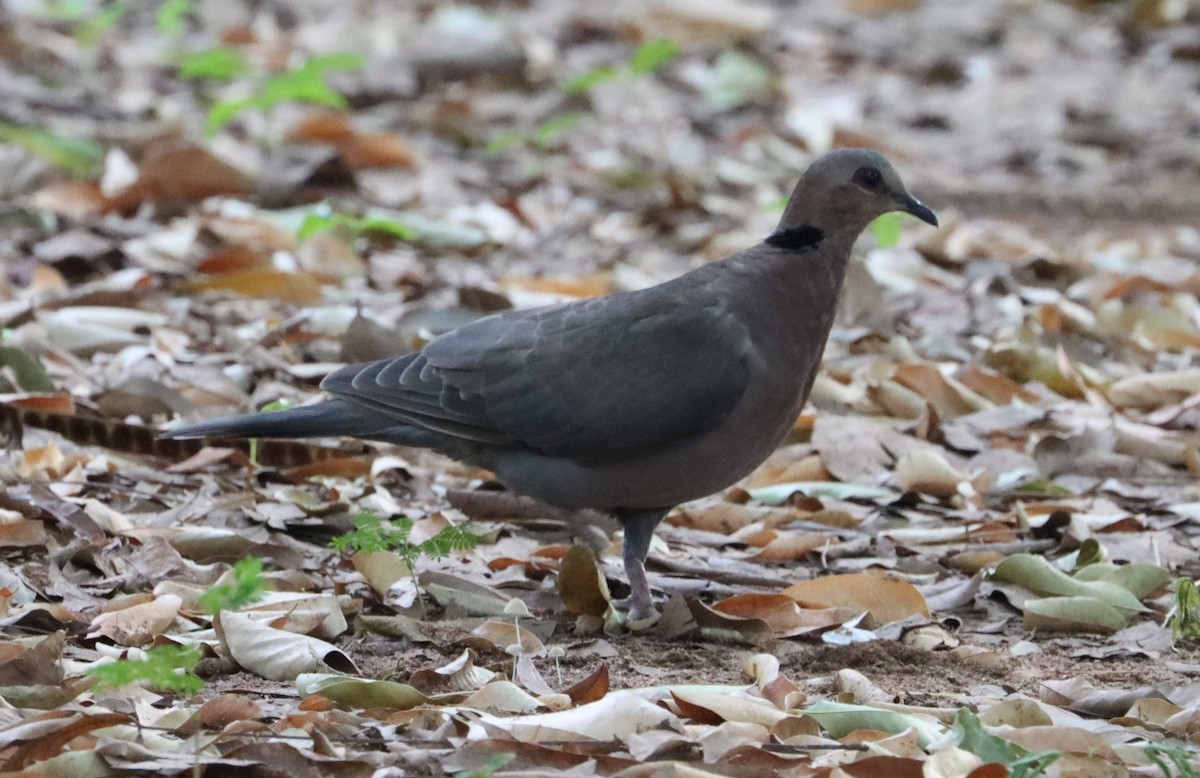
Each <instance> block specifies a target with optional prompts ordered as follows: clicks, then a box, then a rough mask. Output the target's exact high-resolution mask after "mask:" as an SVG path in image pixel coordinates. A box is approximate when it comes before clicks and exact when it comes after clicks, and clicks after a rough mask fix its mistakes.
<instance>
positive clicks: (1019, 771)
mask: <svg viewBox="0 0 1200 778" xmlns="http://www.w3.org/2000/svg"><path fill="white" fill-rule="evenodd" d="M950 733H951V742H952V743H954V744H955V745H956V746H958V747H959V748H961V749H962V750H964V751H969V752H971V753H972V754H974V755H975V756H977V757H979V758H980V759H982V760H983V761H984V762H985V763H987V762H997V763H999V764H1002V765H1004V766H1005V767H1007V768H1008V769H1009V778H1018V776H1020V778H1035V776H1038V775H1042V774H1043V773H1044V772H1046V768H1047V767H1049V766H1050V764H1051V763H1052V762H1054V760H1056V759H1058V757H1059V756H1060V754H1057V753H1043V754H1031V753H1030V752H1028V751H1026V750H1025V749H1024V748H1021V747H1020V746H1018V745H1017V744H1016V743H1011V742H1009V741H1007V740H1005V739H1004V738H1002V737H998V736H996V735H993V734H992V733H990V732H988V731H987V730H986V729H985V728H984V726H983V722H981V721H980V720H979V717H978V716H976V715H975V714H974V713H971V712H970V711H969V710H967V709H966V708H959V709H958V712H957V713H956V714H955V715H954V725H953V727H952V728H951V730H950Z"/></svg>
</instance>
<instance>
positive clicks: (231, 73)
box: [179, 46, 250, 81]
mask: <svg viewBox="0 0 1200 778" xmlns="http://www.w3.org/2000/svg"><path fill="white" fill-rule="evenodd" d="M249 71H250V63H249V62H248V61H247V60H246V57H245V56H244V55H243V54H242V52H240V51H238V50H237V49H231V48H227V47H225V46H216V47H214V48H211V49H205V50H204V51H197V52H195V53H193V54H186V55H184V56H183V58H182V59H180V60H179V75H181V76H183V77H184V78H206V79H209V80H210V81H232V80H234V79H235V78H237V77H238V76H241V75H244V74H246V73H248V72H249Z"/></svg>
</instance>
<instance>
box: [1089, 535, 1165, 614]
mask: <svg viewBox="0 0 1200 778" xmlns="http://www.w3.org/2000/svg"><path fill="white" fill-rule="evenodd" d="M1088 540H1092V538H1088ZM1084 542H1085V543H1086V542H1087V541H1084ZM1072 577H1073V578H1074V579H1075V580H1076V581H1107V582H1109V583H1113V584H1116V585H1117V586H1120V587H1121V588H1122V589H1127V590H1128V591H1129V592H1130V593H1131V594H1133V596H1134V597H1137V598H1138V599H1139V600H1141V599H1145V598H1146V597H1149V596H1150V595H1151V594H1154V593H1155V592H1156V591H1158V590H1159V589H1161V588H1163V587H1164V586H1166V585H1167V584H1169V583H1171V574H1170V573H1168V572H1167V571H1166V570H1164V569H1163V568H1161V567H1159V566H1158V565H1146V564H1133V565H1115V564H1113V563H1112V562H1093V563H1092V564H1090V565H1086V566H1085V567H1081V568H1080V569H1079V571H1078V572H1076V573H1075V574H1074V575H1073V576H1072Z"/></svg>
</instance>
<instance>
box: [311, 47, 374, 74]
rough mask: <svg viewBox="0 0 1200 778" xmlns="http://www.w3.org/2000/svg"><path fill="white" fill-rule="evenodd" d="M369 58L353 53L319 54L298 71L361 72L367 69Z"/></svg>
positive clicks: (319, 72)
mask: <svg viewBox="0 0 1200 778" xmlns="http://www.w3.org/2000/svg"><path fill="white" fill-rule="evenodd" d="M366 65H367V58H366V57H365V56H363V55H362V54H356V53H355V52H353V51H339V52H335V53H333V54H318V55H317V56H315V57H309V58H308V59H307V60H306V61H305V62H304V64H302V65H301V66H300V67H299V68H298V69H297V70H299V71H310V72H313V73H317V74H323V73H327V72H329V71H330V70H361V69H362V68H364V67H366Z"/></svg>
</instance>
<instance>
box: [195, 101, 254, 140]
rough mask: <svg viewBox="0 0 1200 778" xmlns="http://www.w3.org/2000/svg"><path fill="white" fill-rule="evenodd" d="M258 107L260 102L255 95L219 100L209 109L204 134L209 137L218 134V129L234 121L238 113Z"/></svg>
mask: <svg viewBox="0 0 1200 778" xmlns="http://www.w3.org/2000/svg"><path fill="white" fill-rule="evenodd" d="M258 107H260V103H259V100H258V98H255V97H247V98H243V99H241V100H224V101H222V102H219V103H217V104H216V105H214V106H213V107H212V108H210V109H208V119H207V120H206V121H205V122H204V134H205V135H208V136H209V137H211V136H213V135H216V134H217V130H219V129H221V128H222V127H224V126H225V125H226V124H229V122H231V121H233V120H234V119H235V118H236V117H237V115H238V114H240V113H242V112H243V111H249V110H252V109H254V108H258Z"/></svg>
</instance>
